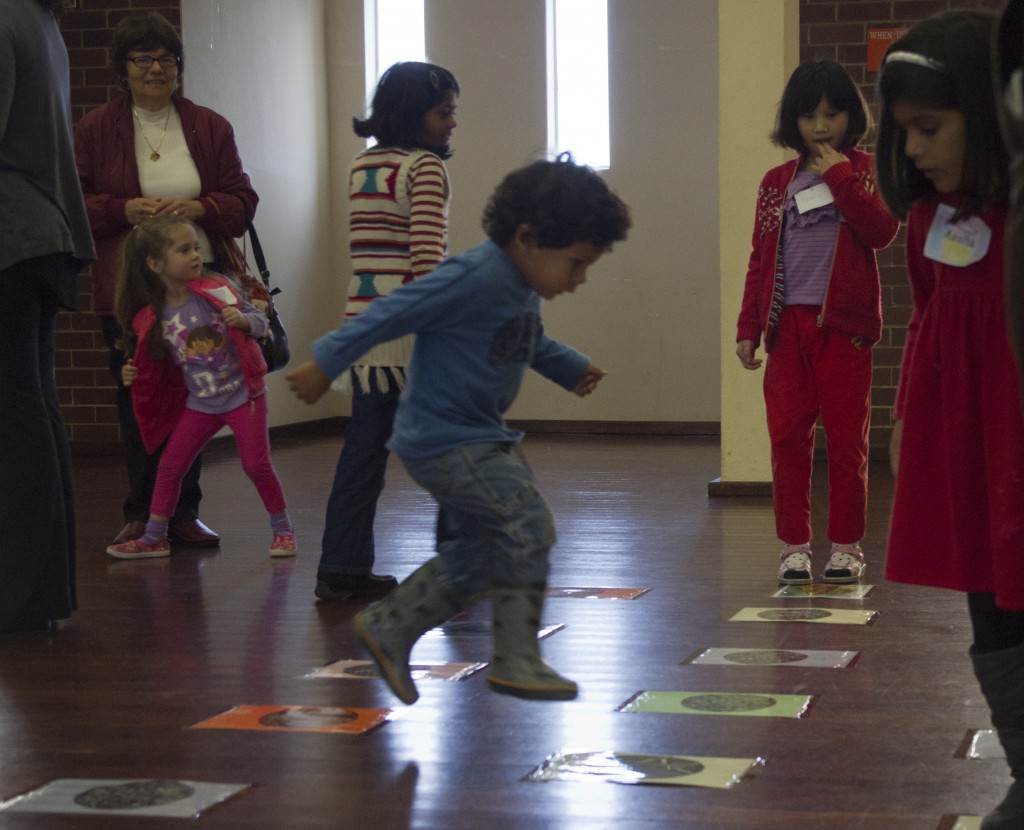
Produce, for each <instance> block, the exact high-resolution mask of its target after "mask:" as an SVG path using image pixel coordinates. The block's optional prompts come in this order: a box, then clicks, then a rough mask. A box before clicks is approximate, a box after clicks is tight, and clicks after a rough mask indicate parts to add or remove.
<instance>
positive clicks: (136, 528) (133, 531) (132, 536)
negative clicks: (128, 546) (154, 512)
mask: <svg viewBox="0 0 1024 830" xmlns="http://www.w3.org/2000/svg"><path fill="white" fill-rule="evenodd" d="M145 532H146V523H145V522H128V524H126V525H125V526H124V529H123V530H122V531H121V532H120V533H118V534H117V536H115V537H114V541H113V542H111V543H110V544H111V545H121V544H124V543H125V542H134V541H135V540H136V539H138V538H139V537H141V536H142V535H143V534H144V533H145Z"/></svg>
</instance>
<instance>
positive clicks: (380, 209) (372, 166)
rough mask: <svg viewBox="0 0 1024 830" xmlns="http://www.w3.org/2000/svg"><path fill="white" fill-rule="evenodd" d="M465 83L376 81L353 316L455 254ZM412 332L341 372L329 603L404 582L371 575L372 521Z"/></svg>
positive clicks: (396, 70)
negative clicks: (451, 205) (345, 418)
mask: <svg viewBox="0 0 1024 830" xmlns="http://www.w3.org/2000/svg"><path fill="white" fill-rule="evenodd" d="M458 95H459V85H458V82H457V81H456V80H455V77H454V76H453V75H452V74H451V72H449V71H448V70H446V69H443V68H442V67H440V66H435V65H433V64H429V63H420V62H416V61H408V62H403V63H396V64H395V65H394V66H392V67H391V68H390V69H388V70H387V71H386V72H385V73H384V74H383V75H382V76H381V78H380V81H379V82H378V83H377V89H376V91H375V93H374V96H373V102H372V105H371V114H370V116H369V117H368V118H366V119H358V118H353V119H352V128H353V130H354V131H355V133H356V135H358V136H360V137H362V138H374V139H376V140H377V143H376V144H375V145H374V146H373V147H370V148H369V149H367V150H364V151H363V152H361V153H360V154H359V155H357V156H356V158H355V160H354V161H353V163H352V171H351V173H350V176H349V200H350V217H349V244H350V250H351V256H352V271H353V277H352V283H351V286H350V289H349V297H348V306H347V308H346V310H345V317H346V319H353V318H355V317H358V316H359V315H360V314H361V313H362V312H363V311H364V310H365V309H366V308H368V307H369V305H370V303H372V302H373V300H375V299H376V298H377V297H384V296H387V295H388V294H390V293H391V292H392V291H393V290H394V289H395V288H397V287H398V286H400V285H402V284H404V283H407V282H410V281H412V280H415V279H418V278H420V277H422V276H424V275H425V274H428V273H429V272H430V271H431V270H433V268H434V266H436V265H437V264H438V263H439V262H441V260H442V259H444V258H445V256H446V255H447V240H448V198H449V188H448V173H447V171H446V170H445V166H444V159H447V158H449V157H450V156H451V154H452V152H451V149H450V148H449V140H450V138H451V133H452V130H453V129H454V128H455V126H456V122H455V107H456V102H457V99H458ZM411 354H412V337H411V336H410V337H403V338H401V339H399V340H393V341H391V342H388V343H383V344H381V345H379V346H376V347H374V348H373V349H372V350H371V351H369V352H367V353H366V354H365V355H363V356H362V357H361V358H360V359H359V360H358V361H357V362H356V363H355V364H354V365H353V366H352V368H351V370H350V372H349V374H348V376H346V377H344V378H343V381H344V382H343V387H345V386H347V385H348V383H349V382H350V383H351V385H352V393H353V400H352V417H351V419H350V420H349V424H348V426H347V428H346V430H345V444H344V446H343V447H342V451H341V455H340V456H339V458H338V466H337V470H336V472H335V477H334V485H333V486H332V488H331V495H330V498H329V499H328V502H327V517H326V522H325V526H324V536H323V548H322V552H321V558H320V565H319V567H318V570H317V584H316V595H317V597H319V598H320V599H322V600H338V599H346V598H348V597H353V596H357V597H377V596H382V595H384V594H386V593H387V592H388V591H390V590H391V589H392V588H394V587H395V585H396V584H397V582H396V580H395V578H394V577H392V576H377V575H375V574H373V573H372V570H373V562H374V539H373V521H374V516H375V515H376V511H377V498H378V497H379V496H380V493H381V490H383V488H384V472H385V468H386V466H387V460H388V450H387V448H386V447H385V442H386V441H387V440H388V438H389V437H390V435H391V426H392V423H393V421H394V417H395V411H396V409H397V407H398V396H399V393H400V392H401V390H402V388H403V386H404V385H405V366H406V364H407V363H408V360H409V357H410V355H411Z"/></svg>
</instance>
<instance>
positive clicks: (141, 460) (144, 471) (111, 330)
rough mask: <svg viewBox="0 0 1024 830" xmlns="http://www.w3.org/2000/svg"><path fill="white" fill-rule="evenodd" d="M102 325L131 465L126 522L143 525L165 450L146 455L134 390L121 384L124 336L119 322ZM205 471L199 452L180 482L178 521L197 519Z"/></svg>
mask: <svg viewBox="0 0 1024 830" xmlns="http://www.w3.org/2000/svg"><path fill="white" fill-rule="evenodd" d="M100 326H101V327H102V329H103V339H104V340H105V341H106V344H107V348H109V349H110V374H111V376H113V378H114V381H115V382H116V383H117V420H118V422H119V423H120V424H121V440H122V444H123V446H124V459H125V463H126V464H127V466H128V495H127V496H126V497H125V500H124V519H125V521H126V522H144V521H146V520H147V519H148V518H149V502H150V500H151V499H152V498H153V486H154V484H155V483H156V469H157V467H158V466H159V464H160V455H161V453H162V452H163V447H162V446H161V447H158V448H157V449H156V451H155V452H153V453H152V454H150V453H148V452H146V445H145V444H143V443H142V436H141V435H140V434H139V423H138V421H136V420H135V410H134V409H132V393H131V389H129V388H128V387H127V386H125V385H124V384H123V383H122V382H121V367H122V366H124V364H125V356H124V352H122V351H121V349H120V348H119V347H118V345H117V343H118V341H119V340H120V339H121V337H122V336H123V332H122V331H121V327H120V326H119V325H118V323H117V319H116V318H114V317H111V316H109V315H100ZM202 468H203V454H202V453H199V455H198V456H197V457H196V460H195V461H194V462H193V464H192V466H191V467H189V469H188V472H187V473H185V478H184V479H183V480H182V482H181V495H180V496H179V497H178V505H177V507H175V508H174V515H173V516H172V517H171V520H172V521H174V520H175V519H195V518H197V517H198V516H199V502H200V500H201V499H202V498H203V491H202V490H200V489H199V474H200V472H201V471H202Z"/></svg>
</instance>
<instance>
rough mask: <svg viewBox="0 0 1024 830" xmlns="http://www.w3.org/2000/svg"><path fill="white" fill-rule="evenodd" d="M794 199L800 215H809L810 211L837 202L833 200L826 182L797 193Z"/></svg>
mask: <svg viewBox="0 0 1024 830" xmlns="http://www.w3.org/2000/svg"><path fill="white" fill-rule="evenodd" d="M793 199H794V200H795V201H796V209H797V211H798V212H799V213H807V211H809V210H814V209H815V208H820V207H825V205H830V204H832V203H833V202H834V201H835V199H833V198H832V191H831V190H829V189H828V185H827V184H825V182H822V183H821V184H816V185H814V187H809V188H807V189H806V190H801V191H800V192H799V193H795V194H794V195H793Z"/></svg>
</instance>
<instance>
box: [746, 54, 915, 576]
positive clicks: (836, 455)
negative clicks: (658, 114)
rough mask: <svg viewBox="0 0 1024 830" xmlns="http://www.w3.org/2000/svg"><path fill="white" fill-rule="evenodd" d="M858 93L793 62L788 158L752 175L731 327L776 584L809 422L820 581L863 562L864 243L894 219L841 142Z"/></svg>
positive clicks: (794, 525) (877, 323)
mask: <svg viewBox="0 0 1024 830" xmlns="http://www.w3.org/2000/svg"><path fill="white" fill-rule="evenodd" d="M869 123H870V122H869V116H868V112H867V107H866V105H865V103H864V98H863V96H862V95H861V94H860V91H859V90H858V89H857V86H856V84H855V83H854V82H853V79H852V78H851V77H850V76H849V74H848V73H847V72H846V70H845V69H843V67H841V66H840V65H839V64H837V63H833V62H831V61H812V62H808V63H804V64H802V65H801V66H799V67H797V69H796V71H795V72H794V73H793V75H792V76H791V77H790V79H789V82H788V83H787V85H786V89H785V91H784V93H783V96H782V101H781V102H780V104H779V112H778V118H777V122H776V127H775V131H774V132H773V134H772V140H773V142H774V143H775V144H777V145H779V146H782V147H788V148H790V149H793V150H796V151H797V152H798V153H799V154H800V155H799V157H798V158H796V159H794V160H792V161H790V162H787V163H786V164H783V165H780V166H779V167H775V168H773V169H772V170H769V171H768V173H767V174H765V177H764V179H762V181H761V186H760V188H759V190H758V194H757V214H756V217H755V221H754V233H753V251H752V253H751V255H750V263H749V266H748V269H747V277H746V285H745V288H744V291H743V304H742V307H741V309H740V314H739V320H738V322H737V331H736V354H737V355H738V356H739V359H740V362H741V363H742V364H743V366H744V368H746V369H752V370H753V369H757V368H759V367H760V366H761V363H762V361H761V360H760V359H759V358H757V357H755V354H756V350H757V347H758V346H759V345H760V344H761V343H762V341H763V343H764V349H765V351H766V352H767V353H768V363H767V366H766V367H765V375H764V397H765V407H766V410H767V415H768V434H769V437H770V439H771V450H772V494H773V498H774V503H775V527H776V532H777V533H778V536H779V538H780V539H781V540H782V542H783V548H782V554H781V556H780V564H779V581H780V582H781V583H784V584H809V583H811V582H812V581H813V577H812V575H811V544H810V543H811V501H810V495H811V468H812V461H813V455H814V429H815V424H816V422H817V420H818V418H819V417H820V418H821V421H822V425H823V426H824V428H825V436H826V447H827V450H828V467H829V488H828V492H829V513H828V537H829V540H830V541H831V543H832V545H831V550H830V556H829V560H828V563H827V564H826V565H825V568H824V572H823V579H824V581H826V582H856V581H857V580H859V579H860V578H861V576H862V575H863V573H864V554H863V552H862V551H861V549H860V544H859V543H860V539H861V537H862V536H863V535H864V522H865V514H866V510H867V467H868V426H869V422H870V415H871V347H872V346H873V345H874V344H875V343H876V342H877V341H878V339H879V337H880V336H881V332H882V309H881V300H880V295H881V290H880V287H879V279H878V263H877V260H876V257H875V251H876V250H878V249H879V248H884V247H885V246H886V245H888V244H889V243H890V242H892V241H893V238H894V237H895V236H896V232H897V230H898V229H899V223H898V222H897V220H896V219H894V218H893V217H892V216H891V215H890V214H889V212H888V211H887V210H886V207H885V205H884V203H883V202H882V200H881V198H880V196H879V195H878V193H876V189H875V180H874V175H873V173H872V166H873V161H874V160H873V157H872V156H871V155H870V154H868V153H864V152H861V151H860V150H857V149H856V148H855V146H854V145H856V143H857V142H858V141H859V140H860V139H861V138H862V137H863V135H864V134H865V133H866V132H867V130H868V126H869Z"/></svg>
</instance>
